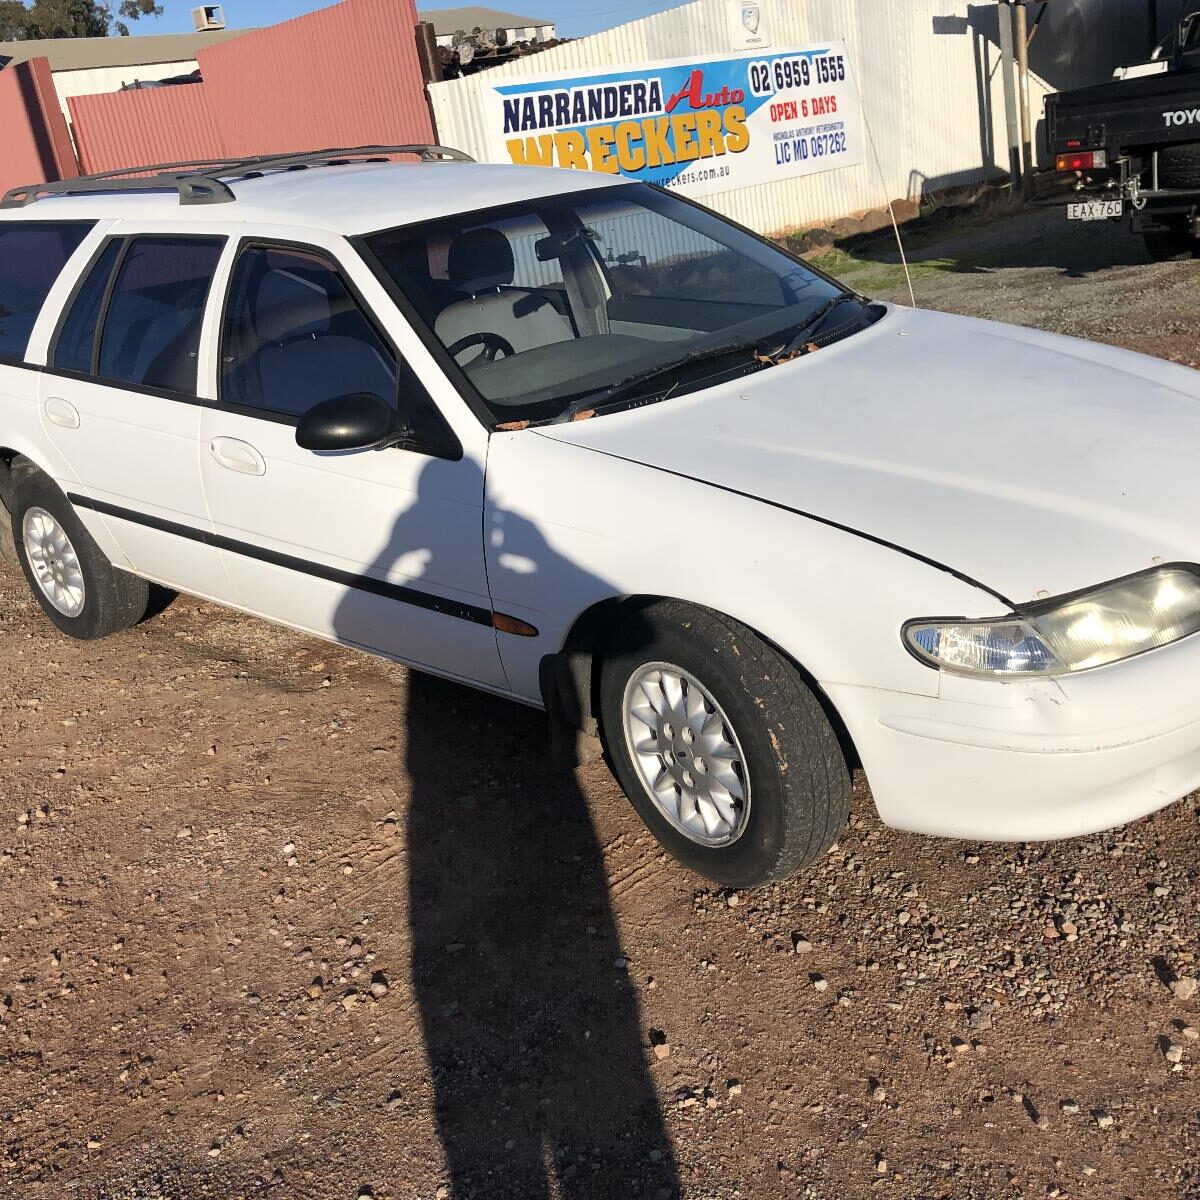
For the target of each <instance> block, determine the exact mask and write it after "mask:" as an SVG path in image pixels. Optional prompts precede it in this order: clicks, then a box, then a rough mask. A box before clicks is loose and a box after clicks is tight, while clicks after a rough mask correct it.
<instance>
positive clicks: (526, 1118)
mask: <svg viewBox="0 0 1200 1200" xmlns="http://www.w3.org/2000/svg"><path fill="white" fill-rule="evenodd" d="M450 468H455V469H463V470H473V471H475V472H476V474H477V475H478V468H477V467H474V466H472V465H471V464H469V463H467V462H465V461H464V462H460V463H455V464H448V463H431V464H430V465H429V466H428V467H426V468H425V470H424V472H423V474H422V476H421V482H420V486H419V488H418V491H417V494H416V496H415V498H414V500H413V501H412V504H411V506H410V507H409V508H408V510H407V511H405V512H404V513H402V514H401V515H400V516H399V518H398V519H397V521H396V523H395V526H394V528H393V530H392V534H391V536H390V537H389V539H388V543H387V545H386V546H385V547H384V548H383V550H382V551H381V553H380V554H379V555H378V557H377V560H376V562H375V564H374V566H375V568H376V573H380V574H383V573H386V572H387V571H388V570H389V568H391V567H393V565H394V564H396V563H397V562H399V561H400V560H401V559H402V558H404V559H405V561H406V562H408V563H411V562H414V561H417V562H421V563H422V564H423V565H422V567H421V568H420V570H421V576H420V578H417V579H411V578H410V580H406V581H405V582H410V583H411V586H413V587H421V586H422V584H423V583H424V584H425V586H431V585H433V584H435V583H436V581H437V580H438V578H439V563H438V561H437V556H436V553H434V552H433V551H432V550H431V548H430V547H429V546H428V545H420V544H414V534H415V533H416V531H417V530H420V529H422V528H424V529H426V530H427V529H428V528H429V525H428V520H427V519H426V518H427V516H428V512H425V513H422V512H421V511H420V506H421V505H422V504H424V503H427V502H429V501H428V499H425V500H423V498H422V497H423V495H427V496H428V497H432V496H433V495H434V494H435V490H436V484H437V481H438V478H439V477H438V476H437V474H436V472H438V471H445V470H447V469H450ZM431 489H432V490H431ZM479 494H480V495H482V479H481V478H480V479H479ZM481 515H482V514H481ZM503 524H504V527H505V530H506V536H510V537H513V538H515V540H516V541H518V542H519V544H520V550H521V569H522V570H523V571H524V572H529V571H531V570H533V571H537V572H539V573H541V575H542V577H543V578H545V579H546V580H547V586H551V582H550V581H556V582H557V584H559V585H562V584H563V582H564V580H569V579H570V578H571V577H572V575H573V574H575V573H576V571H577V569H576V568H575V567H573V566H572V565H571V564H570V563H567V562H565V561H564V560H563V559H562V558H561V556H558V555H557V554H556V553H555V552H554V551H553V550H552V549H551V548H550V547H549V546H548V545H547V543H546V541H545V539H544V538H542V537H541V536H540V534H539V532H538V530H537V527H536V525H535V524H534V523H533V522H530V521H528V520H526V519H524V518H521V517H518V516H516V515H514V514H504V518H503ZM414 551H417V552H420V551H429V553H426V554H419V553H418V554H417V555H415V556H414V553H413V552H414ZM482 552H483V551H482V545H481V547H480V553H481V554H482ZM405 556H407V558H406V557H405ZM364 602H366V601H365V600H364V598H363V596H362V594H361V593H358V592H353V591H352V592H348V593H347V594H346V597H345V598H344V600H343V601H342V603H341V604H340V605H339V608H338V612H337V615H336V617H335V629H336V630H337V632H338V635H339V636H340V637H343V638H344V639H345V640H349V641H353V640H356V639H355V636H354V630H355V628H356V626H357V625H358V614H357V613H356V608H357V606H358V605H359V604H362V603H364ZM396 619H397V620H403V619H404V618H403V613H401V612H398V613H397V616H396ZM448 619H449V618H448ZM418 653H419V650H418V651H414V657H417V656H418ZM406 708H407V728H406V757H405V765H406V768H407V774H408V779H409V783H410V786H411V799H410V801H409V807H408V813H407V851H408V878H409V914H410V917H409V919H410V923H411V930H412V980H413V988H414V992H415V996H416V1001H417V1005H418V1008H419V1011H420V1021H421V1027H422V1030H423V1032H424V1037H425V1045H426V1050H427V1053H428V1056H429V1067H430V1072H431V1077H432V1084H433V1093H434V1103H435V1105H436V1120H437V1127H438V1132H439V1135H440V1138H441V1141H442V1145H443V1147H444V1151H445V1158H446V1168H447V1176H448V1182H449V1184H450V1187H451V1194H452V1196H453V1197H454V1200H469V1198H473V1200H485V1198H486V1200H506V1198H509V1197H511V1198H513V1200H516V1198H518V1197H519V1198H520V1200H541V1198H545V1197H549V1196H550V1195H552V1194H554V1195H560V1196H563V1197H566V1198H569V1200H586V1198H596V1200H600V1198H602V1197H651V1198H655V1200H664V1198H666V1197H673V1196H675V1195H677V1192H678V1177H677V1172H676V1166H675V1160H674V1155H673V1152H672V1149H671V1145H670V1140H669V1137H668V1135H667V1132H666V1129H665V1126H664V1123H663V1119H662V1115H661V1112H660V1110H659V1106H658V1101H657V1096H656V1093H655V1088H654V1084H653V1081H652V1080H651V1078H650V1074H649V1054H650V1050H649V1046H648V1039H647V1036H646V1033H647V1031H646V1030H644V1029H643V1028H642V1022H641V1019H640V1014H639V1006H638V1001H637V996H636V993H635V990H634V985H633V982H632V980H631V977H630V973H629V971H628V970H627V968H626V964H625V959H624V956H623V951H622V947H621V940H620V936H619V934H618V931H617V926H616V921H615V918H614V914H613V909H612V904H611V900H610V895H609V883H608V878H607V875H606V872H605V867H604V856H603V850H602V847H601V845H600V842H599V839H598V837H597V834H596V830H595V828H594V826H593V824H592V820H591V817H590V815H589V812H588V806H587V802H586V799H585V797H584V795H583V792H582V791H581V789H580V787H579V785H578V783H577V782H576V780H575V779H574V778H573V777H572V776H570V775H567V774H565V773H558V772H555V771H554V770H553V769H552V767H551V765H550V760H549V746H548V738H547V733H546V719H545V717H544V716H543V715H541V714H540V713H538V712H535V711H534V710H532V709H528V708H524V707H521V706H518V705H516V704H513V703H511V702H509V701H506V700H502V699H499V698H496V697H491V696H487V695H484V694H482V693H479V692H476V691H473V690H471V689H468V688H465V687H462V686H460V685H457V684H453V683H449V682H445V681H443V680H440V679H436V678H434V677H432V676H429V675H424V674H420V673H417V672H415V671H414V672H412V673H411V674H410V676H409V680H408V697H407V706H406Z"/></svg>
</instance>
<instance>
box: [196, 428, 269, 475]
mask: <svg viewBox="0 0 1200 1200" xmlns="http://www.w3.org/2000/svg"><path fill="white" fill-rule="evenodd" d="M208 448H209V450H210V451H211V452H212V456H213V458H215V459H216V460H217V462H219V463H220V464H221V466H223V467H225V468H226V470H229V471H238V472H240V473H241V474H242V475H265V474H266V473H267V460H266V459H265V458H263V456H262V455H261V454H259V452H258V451H257V450H255V448H254V447H253V446H252V445H250V443H249V442H243V441H242V440H241V439H240V438H231V437H215V438H213V440H212V441H211V442H209V443H208Z"/></svg>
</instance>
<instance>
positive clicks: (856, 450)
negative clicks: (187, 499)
mask: <svg viewBox="0 0 1200 1200" xmlns="http://www.w3.org/2000/svg"><path fill="white" fill-rule="evenodd" d="M538 432H539V433H540V434H542V435H544V436H548V437H552V438H555V439H556V440H559V441H567V442H572V443H575V444H577V445H580V446H584V447H588V448H590V449H592V450H595V451H599V452H602V453H605V454H612V455H616V456H619V457H621V458H624V459H628V460H631V461H635V462H638V463H643V464H645V465H646V466H649V467H654V468H658V469H661V470H665V471H671V472H674V473H676V474H679V475H682V476H686V477H689V478H694V479H697V480H700V481H703V482H706V483H710V484H713V485H715V486H718V487H722V488H728V489H731V490H734V491H737V492H740V493H743V494H747V495H750V496H754V497H757V498H760V499H762V500H764V501H767V502H769V503H772V504H776V505H781V506H784V507H787V508H791V509H795V510H796V511H798V512H800V513H802V514H805V515H807V516H810V517H814V518H817V519H820V520H823V521H826V522H830V523H834V524H837V525H841V526H845V527H847V528H848V529H850V530H852V531H854V532H856V533H860V534H863V535H865V536H868V537H871V538H874V539H877V540H881V541H884V542H888V543H891V544H893V545H895V546H897V547H900V548H902V549H903V550H905V551H907V552H910V553H913V554H916V555H918V556H920V557H924V558H928V559H930V560H933V561H934V562H935V563H936V564H938V565H941V566H945V567H947V568H948V569H950V570H952V571H954V572H956V573H959V574H963V575H966V576H968V577H969V578H970V579H971V580H973V581H975V582H978V583H980V584H982V585H984V586H985V587H987V588H988V589H990V590H992V591H994V592H996V593H998V594H999V595H1000V596H1001V597H1003V598H1005V599H1007V600H1009V601H1011V602H1012V603H1016V604H1019V603H1022V602H1026V601H1030V600H1033V599H1038V598H1042V597H1046V596H1054V595H1060V594H1062V593H1065V592H1070V591H1074V590H1076V589H1079V588H1085V587H1091V586H1093V585H1096V584H1099V583H1103V582H1105V581H1107V580H1109V579H1114V578H1117V577H1119V576H1122V575H1127V574H1131V573H1133V572H1135V571H1139V570H1142V569H1144V568H1147V567H1150V566H1152V565H1154V564H1156V563H1160V562H1172V561H1187V562H1194V561H1197V560H1200V485H1198V483H1197V479H1198V466H1200V372H1196V371H1192V370H1189V369H1187V368H1185V367H1179V366H1174V365H1172V364H1170V363H1166V362H1162V361H1160V360H1158V359H1153V358H1148V357H1145V356H1143V355H1139V354H1133V353H1130V352H1128V351H1123V350H1117V349H1114V348H1112V347H1109V346H1102V345H1098V344H1096V343H1092V342H1084V341H1079V340H1076V339H1074V338H1066V337H1059V336H1056V335H1053V334H1045V333H1040V332H1037V331H1034V330H1028V329H1021V328H1016V327H1013V326H1008V325H1001V324H996V323H993V322H989V321H977V320H973V319H970V318H966V317H955V316H950V315H947V314H944V313H936V312H919V311H914V310H909V309H901V308H889V310H888V312H887V314H886V315H885V316H884V317H882V318H881V319H880V320H879V321H878V322H877V323H876V324H875V325H873V326H872V327H871V328H870V329H868V330H865V331H863V332H862V333H859V334H855V335H853V336H851V337H849V338H846V339H844V340H843V341H841V342H838V343H835V344H834V345H832V346H829V347H826V348H825V349H822V350H821V351H819V352H817V353H813V354H809V355H806V356H805V357H803V358H801V359H797V360H794V361H792V362H788V363H785V364H783V365H781V366H778V367H773V368H769V369H767V370H763V371H761V372H758V373H756V374H754V375H750V376H748V377H745V378H743V379H739V380H735V381H733V382H731V383H727V384H722V385H719V386H717V387H713V388H708V389H705V390H704V391H701V392H695V393H692V394H690V395H686V396H682V397H678V398H675V399H670V400H667V401H665V402H662V403H659V404H654V405H650V406H647V407H645V408H641V409H635V410H630V411H627V412H623V413H613V414H609V415H606V416H601V417H597V418H594V419H591V420H587V421H579V422H575V423H573V424H566V425H552V426H548V427H544V428H542V429H540V430H539V431H538ZM781 551H782V552H785V553H786V548H781ZM714 554H719V551H718V550H717V549H716V548H714Z"/></svg>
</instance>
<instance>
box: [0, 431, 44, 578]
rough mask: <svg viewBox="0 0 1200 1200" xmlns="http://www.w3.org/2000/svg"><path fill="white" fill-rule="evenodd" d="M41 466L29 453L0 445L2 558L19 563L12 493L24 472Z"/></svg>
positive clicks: (0, 545) (0, 556)
mask: <svg viewBox="0 0 1200 1200" xmlns="http://www.w3.org/2000/svg"><path fill="white" fill-rule="evenodd" d="M39 469H40V468H39V467H38V465H37V463H36V462H34V460H33V459H32V458H30V457H29V455H28V454H25V453H23V452H22V451H20V450H16V449H14V448H13V447H11V446H0V558H3V559H5V560H6V561H7V562H10V563H12V564H13V565H14V566H15V565H16V563H17V547H16V543H15V542H14V539H13V533H12V515H11V514H12V494H13V487H14V486H15V484H16V480H17V477H18V476H19V475H20V474H21V473H22V472H31V471H37V470H39Z"/></svg>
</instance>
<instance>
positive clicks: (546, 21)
mask: <svg viewBox="0 0 1200 1200" xmlns="http://www.w3.org/2000/svg"><path fill="white" fill-rule="evenodd" d="M417 16H418V17H420V19H421V20H422V21H431V22H432V23H433V28H434V31H435V32H436V33H439V34H448V33H455V32H456V31H457V30H459V29H461V30H463V31H464V32H465V33H470V32H471V30H472V29H475V28H479V29H521V28H523V27H526V26H530V25H553V24H554V22H553V21H552V20H551V19H550V18H549V17H529V16H522V15H521V14H520V13H514V12H506V11H505V10H504V9H500V8H481V7H480V6H479V5H476V4H470V5H467V7H465V8H423V9H422V10H421V11H420V12H419V13H418V14H417Z"/></svg>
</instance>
